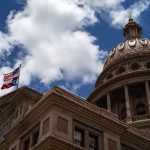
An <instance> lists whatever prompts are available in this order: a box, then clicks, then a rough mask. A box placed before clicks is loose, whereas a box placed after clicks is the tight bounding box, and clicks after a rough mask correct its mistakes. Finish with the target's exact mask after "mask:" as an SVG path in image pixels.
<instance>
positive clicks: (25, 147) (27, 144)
mask: <svg viewBox="0 0 150 150" xmlns="http://www.w3.org/2000/svg"><path fill="white" fill-rule="evenodd" d="M29 148H30V139H29V138H28V139H26V140H25V141H24V142H23V150H29Z"/></svg>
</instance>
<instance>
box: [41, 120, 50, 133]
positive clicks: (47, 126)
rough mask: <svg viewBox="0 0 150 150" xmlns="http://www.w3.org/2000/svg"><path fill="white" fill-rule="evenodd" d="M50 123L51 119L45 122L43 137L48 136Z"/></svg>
mask: <svg viewBox="0 0 150 150" xmlns="http://www.w3.org/2000/svg"><path fill="white" fill-rule="evenodd" d="M49 121H50V119H49V118H47V119H46V120H45V121H44V122H43V130H42V135H44V134H46V133H47V132H48V131H49Z"/></svg>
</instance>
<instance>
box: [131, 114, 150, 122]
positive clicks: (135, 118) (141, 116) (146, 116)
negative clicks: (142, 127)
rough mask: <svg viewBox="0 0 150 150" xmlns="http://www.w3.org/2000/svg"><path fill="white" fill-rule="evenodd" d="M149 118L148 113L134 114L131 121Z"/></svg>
mask: <svg viewBox="0 0 150 150" xmlns="http://www.w3.org/2000/svg"><path fill="white" fill-rule="evenodd" d="M147 119H150V114H145V115H139V116H134V117H133V121H140V120H147Z"/></svg>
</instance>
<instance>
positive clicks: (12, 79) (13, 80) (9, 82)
mask: <svg viewBox="0 0 150 150" xmlns="http://www.w3.org/2000/svg"><path fill="white" fill-rule="evenodd" d="M20 68H21V66H19V67H18V68H16V69H15V70H14V71H13V72H10V73H7V74H3V75H4V79H3V81H4V83H3V86H2V87H1V89H2V90H3V89H7V88H10V87H12V86H18V81H19V76H20Z"/></svg>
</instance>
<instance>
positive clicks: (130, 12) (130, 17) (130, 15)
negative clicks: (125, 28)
mask: <svg viewBox="0 0 150 150" xmlns="http://www.w3.org/2000/svg"><path fill="white" fill-rule="evenodd" d="M128 18H129V20H132V10H130V11H129V15H128Z"/></svg>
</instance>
